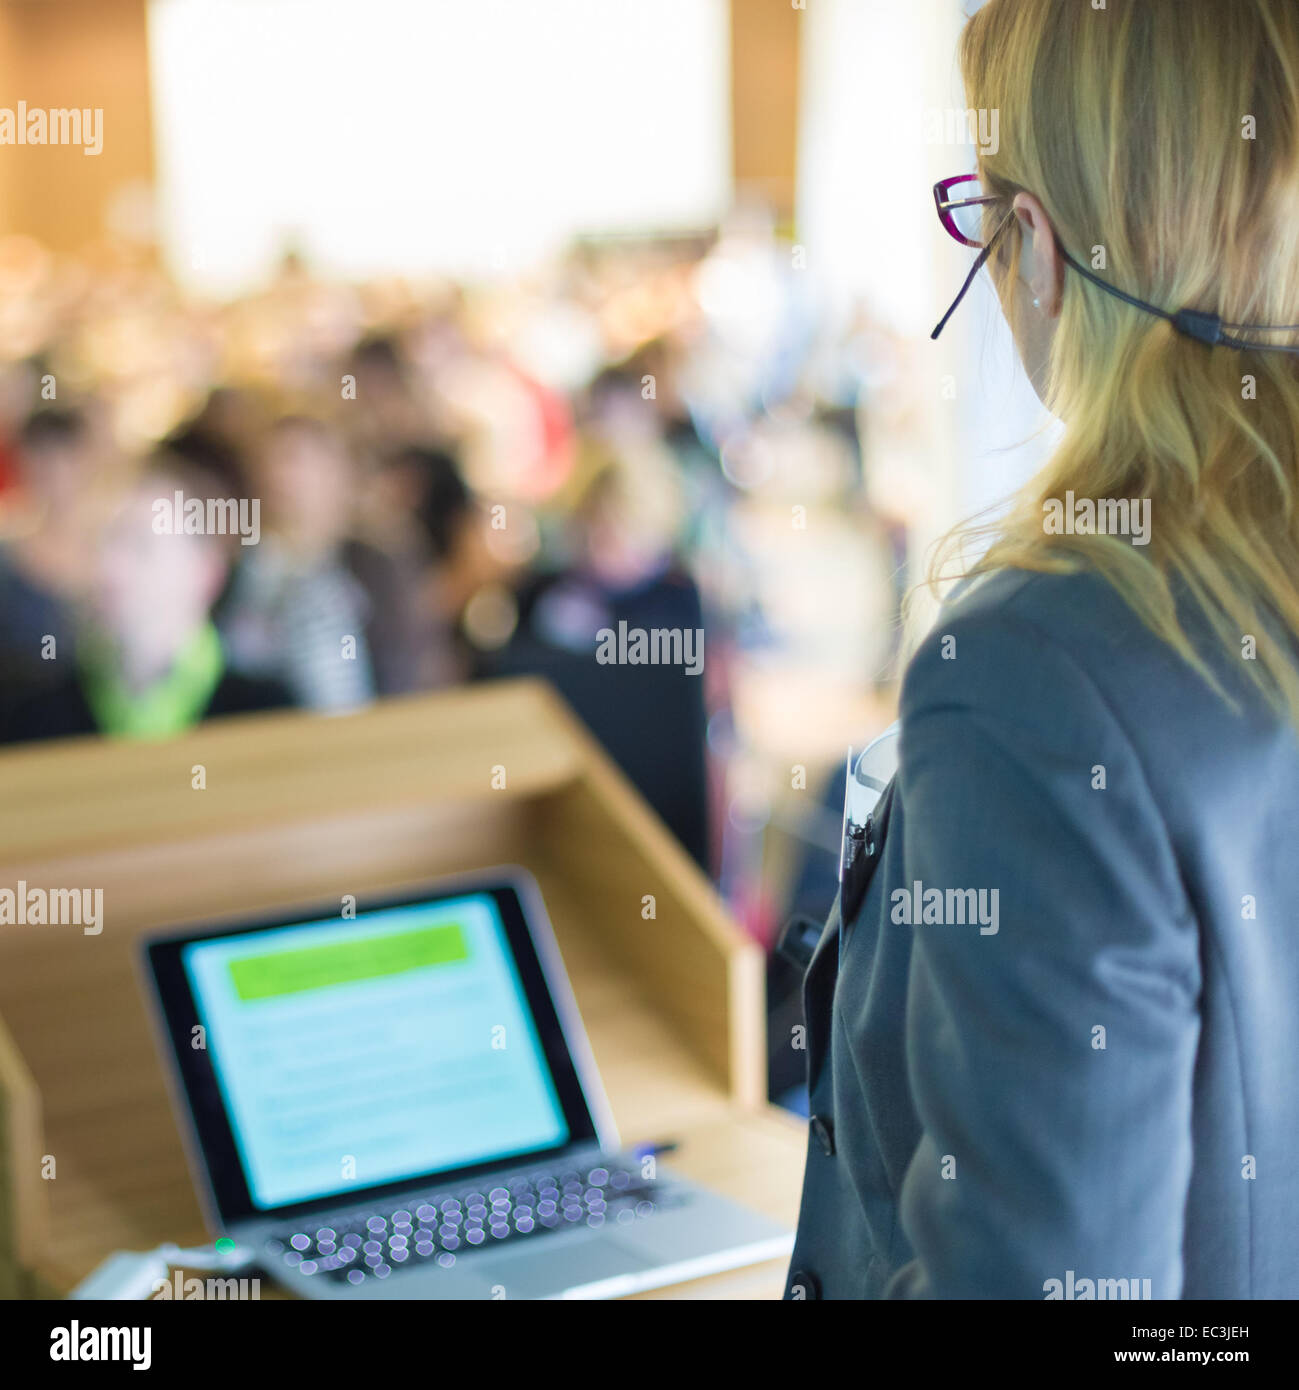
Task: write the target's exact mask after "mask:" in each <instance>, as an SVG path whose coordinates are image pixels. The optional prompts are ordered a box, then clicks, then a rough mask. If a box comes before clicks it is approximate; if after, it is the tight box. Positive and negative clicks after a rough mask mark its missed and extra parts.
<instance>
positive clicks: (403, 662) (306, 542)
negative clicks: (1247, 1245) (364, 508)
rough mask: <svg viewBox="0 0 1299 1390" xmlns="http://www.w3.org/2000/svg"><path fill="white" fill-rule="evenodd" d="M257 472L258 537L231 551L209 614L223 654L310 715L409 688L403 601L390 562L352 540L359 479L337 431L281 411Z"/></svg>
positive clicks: (408, 622) (411, 665)
mask: <svg viewBox="0 0 1299 1390" xmlns="http://www.w3.org/2000/svg"><path fill="white" fill-rule="evenodd" d="M255 472H256V478H257V483H256V485H257V486H258V487H259V488H260V492H261V501H262V504H263V505H262V513H263V514H262V521H263V532H262V538H261V542H260V544H258V545H255V546H250V547H247V548H246V550H245V552H244V553H243V554H242V555H241V556H240V563H239V568H238V570H237V571H236V573H235V576H234V580H233V581H232V584H231V588H230V592H229V595H228V596H227V598H226V601H225V602H224V604H223V606H222V611H221V613H220V616H219V621H220V624H221V630H222V633H223V634H224V636H225V639H226V642H227V644H228V646H229V649H230V654H231V659H232V660H233V661H234V663H235V664H236V665H237V666H238V667H239V669H241V670H245V671H249V672H254V673H257V674H260V675H266V676H272V677H274V678H276V679H278V680H280V681H282V682H283V683H284V684H285V685H287V686H288V688H289V690H290V691H291V692H292V694H293V696H294V699H295V701H296V702H297V703H298V704H300V705H304V706H306V707H308V708H311V709H325V710H346V709H352V708H355V707H356V706H358V705H362V704H365V703H366V702H367V701H369V700H371V699H372V698H373V697H374V696H375V695H376V694H395V693H400V692H401V691H404V690H409V689H412V688H414V686H415V684H416V674H415V672H416V669H417V662H416V661H415V660H414V659H413V657H412V655H411V653H410V652H409V650H408V649H407V644H408V643H409V642H410V641H412V640H414V639H413V638H412V637H411V635H410V632H411V627H412V623H413V618H408V614H407V610H408V608H409V607H410V605H409V603H408V601H407V598H406V596H405V595H404V594H403V593H402V590H401V586H400V583H399V582H398V581H397V577H396V576H395V574H394V573H393V566H392V563H391V561H390V560H389V557H387V556H386V555H385V554H384V553H383V552H382V551H379V550H378V549H377V548H375V547H371V546H365V545H364V544H363V543H361V542H359V541H357V540H356V539H355V537H354V535H353V532H354V529H355V525H354V523H355V518H356V515H357V479H356V476H355V472H354V468H353V461H352V457H351V454H350V453H349V451H348V448H347V445H346V443H345V441H344V440H343V438H342V437H341V435H339V434H338V433H337V432H336V431H335V430H334V429H333V428H332V427H331V426H330V425H329V424H327V423H326V422H325V421H323V420H318V419H316V418H314V417H309V416H304V415H295V416H286V417H284V418H283V419H281V420H280V421H279V422H278V423H277V424H276V425H275V426H274V427H273V428H272V430H271V432H270V435H269V437H268V438H267V440H266V443H265V447H264V449H263V451H262V454H261V457H260V459H259V466H258V468H257V469H256V470H255Z"/></svg>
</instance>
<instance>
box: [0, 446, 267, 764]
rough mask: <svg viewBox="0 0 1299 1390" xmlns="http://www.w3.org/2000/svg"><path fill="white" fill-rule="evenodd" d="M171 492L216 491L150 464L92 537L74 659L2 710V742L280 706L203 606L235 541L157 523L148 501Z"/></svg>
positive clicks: (179, 724)
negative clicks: (233, 655) (229, 657)
mask: <svg viewBox="0 0 1299 1390" xmlns="http://www.w3.org/2000/svg"><path fill="white" fill-rule="evenodd" d="M177 492H180V493H181V494H182V496H183V497H185V498H186V499H188V498H193V497H199V498H202V499H204V500H205V501H206V498H207V497H209V496H217V495H219V491H218V490H217V489H214V487H213V482H212V480H211V479H210V478H209V477H207V475H205V474H203V473H201V472H200V471H199V470H197V469H195V468H193V467H192V465H189V464H186V463H184V462H181V461H179V460H175V459H170V458H167V457H165V456H163V457H160V458H158V459H156V460H154V461H153V462H152V464H151V465H150V466H149V468H148V469H147V470H146V472H145V473H144V475H143V476H142V477H141V478H140V479H138V480H137V481H136V483H135V484H134V485H133V486H132V487H131V489H130V490H129V492H128V493H127V494H126V496H125V497H124V498H123V499H122V501H121V503H120V505H119V506H118V507H117V509H116V511H115V512H114V513H113V515H112V516H111V518H110V520H109V521H108V523H107V525H106V526H105V528H104V530H103V533H102V535H101V536H100V538H99V541H98V544H97V546H96V550H95V567H94V578H93V585H92V589H91V596H90V599H89V603H88V612H87V615H86V622H85V626H84V629H83V630H82V632H81V635H80V640H79V642H78V647H77V655H76V657H75V658H72V657H68V658H60V660H59V661H58V662H57V663H54V664H57V666H58V668H59V670H60V671H61V672H63V673H65V674H64V675H63V676H62V679H60V680H59V681H58V682H57V683H56V684H54V685H53V686H52V687H51V688H50V689H48V690H47V691H44V692H42V693H39V694H34V695H30V696H28V697H27V698H26V699H25V700H22V701H20V702H19V703H18V704H17V705H15V706H14V708H13V709H11V710H10V712H9V714H8V716H7V718H5V719H4V720H3V722H2V723H0V741H3V742H9V743H16V742H22V741H26V740H30V739H42V738H63V737H67V736H70V735H74V734H94V733H101V734H108V735H114V736H119V737H125V738H163V737H166V736H168V735H171V734H176V733H180V732H181V731H182V730H184V729H188V728H190V727H191V726H192V725H194V724H197V723H199V722H200V721H201V720H204V719H212V718H216V717H218V716H221V715H227V714H244V713H248V712H251V711H254V710H264V709H272V708H275V707H277V706H283V705H287V704H288V703H289V696H288V692H287V691H286V690H285V689H284V688H283V687H282V686H280V685H277V684H276V683H274V682H272V681H266V680H255V679H250V678H248V677H246V676H241V675H238V674H237V673H235V672H233V671H231V670H229V669H228V667H227V664H226V655H225V651H224V649H223V648H222V645H221V640H220V638H219V637H218V635H217V631H216V628H215V627H214V626H213V624H212V621H211V618H210V612H211V607H212V604H213V601H214V600H215V598H216V596H217V594H218V593H220V591H221V586H222V585H223V584H224V582H225V577H226V571H227V569H228V567H229V564H230V553H231V548H232V541H233V544H237V543H238V542H237V540H233V538H232V537H230V536H229V535H220V534H209V533H204V534H198V535H193V534H185V533H184V532H183V531H182V532H181V533H180V534H176V533H175V531H174V527H172V526H167V527H166V529H163V526H162V524H161V521H160V513H159V509H158V506H157V504H158V503H159V502H166V503H167V504H168V506H171V504H172V502H173V499H174V497H175V494H176V493H177Z"/></svg>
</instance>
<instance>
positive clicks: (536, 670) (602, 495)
mask: <svg viewBox="0 0 1299 1390" xmlns="http://www.w3.org/2000/svg"><path fill="white" fill-rule="evenodd" d="M570 503H571V506H572V511H571V514H570V516H569V519H568V525H567V528H566V529H567V537H566V540H567V549H568V552H569V563H568V564H567V565H566V566H565V567H564V568H563V569H561V570H559V571H558V572H551V573H543V574H538V575H536V576H534V577H533V578H532V579H530V580H529V581H528V582H526V583H524V584H523V585H522V586H521V588H520V590H519V593H518V625H517V628H516V629H515V632H514V635H513V636H512V637H511V638H510V640H509V642H508V643H507V645H505V646H504V647H503V648H502V649H501V650H499V651H496V652H494V653H489V654H487V655H486V656H485V657H484V659H483V674H484V675H488V676H502V675H540V676H545V677H546V678H547V679H548V680H549V681H550V682H551V683H552V684H553V685H554V686H555V687H556V688H557V689H558V690H559V691H560V693H561V694H562V695H563V696H564V698H565V699H566V700H567V701H568V702H569V704H570V705H572V706H573V708H574V709H575V710H576V711H577V713H578V714H579V715H580V716H581V718H582V719H583V720H584V721H585V723H586V724H587V726H588V728H590V729H591V731H592V732H593V733H594V734H595V735H596V737H597V738H598V739H599V740H600V742H601V743H602V744H603V745H604V747H605V749H606V750H607V751H608V752H609V754H610V755H611V756H612V758H613V759H614V761H615V762H617V763H618V765H619V766H620V767H621V768H622V770H623V771H624V772H625V773H626V774H627V776H628V777H629V778H630V779H631V781H632V782H633V784H634V785H635V786H636V787H637V788H638V790H639V791H640V792H641V794H642V795H643V796H644V797H645V799H646V801H648V802H649V804H650V805H651V806H652V807H653V808H654V809H655V810H656V811H657V812H658V813H659V815H660V816H661V817H662V819H663V821H664V822H665V824H666V825H667V826H668V828H669V829H670V830H671V831H672V832H673V833H674V834H675V835H676V837H677V839H678V840H680V842H681V843H682V845H683V846H684V847H685V848H686V850H687V851H688V852H689V853H690V854H691V855H692V856H693V857H694V859H695V860H696V862H697V863H698V864H699V865H700V866H701V867H703V868H705V869H707V868H708V866H709V860H710V842H709V826H708V788H707V767H706V762H705V728H706V706H705V700H704V682H703V679H702V676H703V667H704V660H705V654H704V647H703V640H702V635H701V634H702V633H703V612H702V605H701V603H700V597H699V591H698V589H697V588H696V587H695V584H694V581H693V580H692V579H691V578H690V576H689V575H688V574H687V573H686V571H685V570H684V568H683V567H682V566H681V565H680V564H679V562H678V560H677V557H676V550H675V540H676V536H677V534H678V531H679V528H680V525H681V522H682V501H681V496H680V492H679V489H678V486H677V482H676V479H675V476H674V474H673V472H672V468H671V464H670V460H668V459H666V458H664V457H663V456H662V455H660V454H657V453H654V452H645V451H635V450H623V449H618V448H613V447H610V446H608V445H605V444H603V443H599V442H595V441H590V442H588V445H587V447H586V448H585V449H584V451H583V455H582V460H581V466H580V468H579V472H578V475H577V478H576V480H575V485H574V488H573V493H572V496H571V498H570ZM624 630H625V631H628V632H630V633H632V634H637V633H639V634H645V635H648V634H649V633H650V632H651V631H656V632H659V633H667V634H672V635H673V640H674V641H675V642H676V643H677V644H678V649H679V651H680V654H681V655H682V657H686V656H687V651H688V653H689V665H687V664H685V662H684V661H683V662H681V663H677V664H671V663H669V664H642V663H639V662H636V661H634V659H633V661H632V662H624V661H623V658H622V656H621V655H620V654H619V653H618V652H617V651H616V650H611V649H610V634H617V633H619V632H620V631H624ZM687 643H688V648H687V645H686V644H687ZM600 653H603V655H598V654H600ZM609 657H611V658H612V659H611V660H606V659H605V658H609Z"/></svg>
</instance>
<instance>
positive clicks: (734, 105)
mask: <svg viewBox="0 0 1299 1390" xmlns="http://www.w3.org/2000/svg"><path fill="white" fill-rule="evenodd" d="M800 18H801V10H799V9H796V8H795V7H794V5H793V4H791V3H790V0H731V147H732V156H731V158H732V165H733V169H734V174H735V187H736V191H737V192H738V193H739V194H741V195H743V194H744V193H745V192H746V191H750V192H753V193H756V194H758V195H760V196H762V197H763V198H765V199H766V200H767V201H768V202H769V203H770V204H771V206H772V207H773V208H774V209H775V211H776V215H777V217H778V218H779V219H780V220H781V222H782V223H784V224H786V225H788V224H791V223H792V221H793V217H794V205H795V198H796V194H797V184H798V64H799V20H800Z"/></svg>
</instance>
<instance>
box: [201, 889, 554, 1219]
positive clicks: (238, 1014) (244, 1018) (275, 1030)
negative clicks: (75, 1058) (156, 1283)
mask: <svg viewBox="0 0 1299 1390" xmlns="http://www.w3.org/2000/svg"><path fill="white" fill-rule="evenodd" d="M182 959H183V961H184V967H185V971H186V974H187V976H188V978H189V982H190V987H191V989H192V991H193V994H194V1000H195V1004H196V1006H197V1010H198V1017H199V1020H200V1022H201V1023H202V1024H203V1026H204V1028H205V1030H206V1038H205V1039H204V1043H205V1045H206V1047H207V1048H208V1051H209V1055H210V1058H211V1061H212V1065H213V1070H214V1071H215V1073H216V1077H217V1081H218V1084H219V1085H220V1088H221V1092H222V1096H223V1098H224V1101H225V1105H226V1109H227V1111H228V1112H229V1115H230V1122H231V1127H232V1128H233V1130H234V1136H235V1143H236V1145H237V1147H238V1150H239V1156H240V1160H241V1162H242V1165H243V1168H244V1173H245V1177H246V1179H247V1183H248V1190H249V1193H250V1194H251V1196H252V1199H253V1202H254V1203H255V1204H256V1205H257V1206H258V1207H259V1208H261V1209H262V1210H268V1209H271V1208H274V1207H279V1206H285V1205H288V1204H291V1203H294V1202H306V1201H311V1200H313V1199H315V1198H317V1197H326V1196H331V1195H334V1194H336V1193H341V1192H345V1191H347V1190H348V1189H350V1188H358V1189H359V1188H366V1187H371V1186H375V1185H377V1184H380V1183H385V1182H395V1181H400V1180H402V1179H404V1178H407V1177H411V1176H415V1175H419V1174H423V1173H432V1172H438V1171H442V1170H445V1169H450V1168H460V1167H467V1166H469V1165H471V1164H474V1163H478V1162H486V1161H490V1160H494V1159H497V1158H506V1157H509V1156H510V1155H513V1154H522V1153H529V1152H533V1151H536V1150H541V1149H546V1148H550V1147H552V1146H557V1145H559V1144H562V1143H564V1142H566V1141H567V1139H568V1138H569V1130H568V1126H567V1124H566V1123H565V1120H564V1114H563V1110H562V1108H561V1106H560V1102H559V1098H558V1096H557V1095H556V1092H555V1088H554V1084H553V1082H552V1080H551V1075H550V1070H549V1068H548V1066H547V1064H546V1060H545V1055H544V1053H543V1051H542V1046H541V1042H540V1039H539V1038H538V1036H537V1030H536V1027H535V1024H534V1022H533V1018H532V1014H531V1011H530V1010H529V1008H528V1004H527V1000H526V997H525V994H524V991H523V986H522V983H521V981H520V979H519V975H518V971H517V969H516V967H515V963H514V960H513V957H512V955H511V952H510V948H509V944H508V939H507V937H506V934H505V927H504V924H503V923H502V921H501V919H500V914H499V912H498V910H497V907H496V904H495V902H494V901H493V900H492V898H491V897H490V896H489V895H488V894H473V895H472V896H467V897H462V898H455V899H449V900H444V901H440V902H437V903H432V904H428V905H426V906H417V907H401V908H392V909H385V910H382V911H376V912H369V913H361V914H359V915H358V916H357V917H356V918H355V919H354V920H343V921H340V920H339V919H338V918H329V919H326V920H324V921H321V922H314V923H307V924H304V925H300V926H291V927H278V928H272V929H269V930H267V931H264V932H253V933H248V934H241V935H238V936H229V937H223V938H222V937H218V938H214V939H210V940H206V941H197V942H192V943H190V944H189V945H187V946H186V947H184V949H183V952H182Z"/></svg>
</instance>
